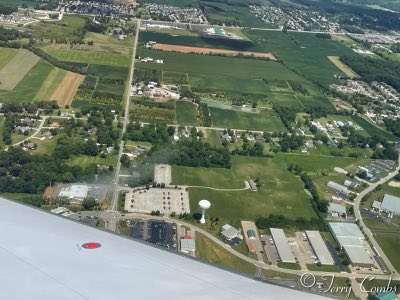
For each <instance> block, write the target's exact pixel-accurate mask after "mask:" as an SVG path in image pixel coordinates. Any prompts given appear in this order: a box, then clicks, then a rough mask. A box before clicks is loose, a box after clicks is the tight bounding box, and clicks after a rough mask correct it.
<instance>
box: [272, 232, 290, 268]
mask: <svg viewBox="0 0 400 300" xmlns="http://www.w3.org/2000/svg"><path fill="white" fill-rule="evenodd" d="M270 231H271V235H272V239H273V241H274V243H275V247H276V249H277V250H278V254H279V258H280V260H281V261H282V262H290V263H295V262H296V259H295V258H294V255H293V252H292V249H291V248H290V246H289V242H288V239H287V238H286V235H285V233H284V232H283V229H280V228H270Z"/></svg>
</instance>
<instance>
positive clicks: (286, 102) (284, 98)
mask: <svg viewBox="0 0 400 300" xmlns="http://www.w3.org/2000/svg"><path fill="white" fill-rule="evenodd" d="M268 99H269V100H270V101H271V102H272V104H275V105H282V106H290V107H295V108H298V109H303V108H304V106H303V105H302V102H300V101H299V100H298V98H296V96H294V95H289V94H281V93H273V94H271V95H269V98H268Z"/></svg>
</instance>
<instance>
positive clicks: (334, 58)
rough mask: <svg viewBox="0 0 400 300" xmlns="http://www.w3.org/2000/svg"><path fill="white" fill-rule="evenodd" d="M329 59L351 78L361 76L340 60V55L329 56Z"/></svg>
mask: <svg viewBox="0 0 400 300" xmlns="http://www.w3.org/2000/svg"><path fill="white" fill-rule="evenodd" d="M328 58H329V60H330V61H331V62H332V63H334V64H335V66H336V67H338V68H339V69H340V70H341V71H342V72H343V73H344V74H346V75H347V76H348V77H350V78H356V77H359V76H358V75H357V73H356V72H354V71H353V70H352V69H351V68H350V67H349V66H347V65H345V64H344V63H343V62H341V61H340V57H338V56H328Z"/></svg>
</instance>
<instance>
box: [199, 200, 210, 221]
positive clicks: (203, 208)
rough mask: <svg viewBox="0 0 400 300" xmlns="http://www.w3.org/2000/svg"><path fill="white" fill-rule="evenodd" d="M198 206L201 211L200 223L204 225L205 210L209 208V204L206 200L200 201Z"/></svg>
mask: <svg viewBox="0 0 400 300" xmlns="http://www.w3.org/2000/svg"><path fill="white" fill-rule="evenodd" d="M199 206H200V208H201V209H202V212H201V219H200V223H201V224H204V223H205V222H206V218H205V217H206V210H207V209H209V208H210V206H211V203H210V201H208V200H200V201H199Z"/></svg>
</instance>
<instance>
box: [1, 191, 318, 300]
mask: <svg viewBox="0 0 400 300" xmlns="http://www.w3.org/2000/svg"><path fill="white" fill-rule="evenodd" d="M85 243H89V244H87V245H86V246H87V248H88V249H86V248H85V247H84V244H85ZM0 299H10V300H19V299H24V300H25V299H30V300H36V299H38V300H47V299H51V300H55V299H57V300H60V299H66V300H67V299H68V300H74V299H86V300H87V299H93V300H102V299H107V300H110V299H121V300H123V299H191V300H192V299H227V300H228V299H229V300H233V299H240V300H243V299H324V297H322V296H319V295H313V294H308V293H304V292H301V291H297V290H293V289H289V288H284V287H280V286H277V285H273V284H268V283H263V282H259V281H256V280H253V279H251V278H248V277H245V276H241V275H238V274H236V273H232V272H229V271H225V270H222V269H220V268H216V267H213V266H211V265H209V264H206V263H202V262H199V261H198V260H195V259H192V258H189V257H186V256H183V255H179V254H177V253H172V252H170V251H166V250H162V249H159V248H156V247H153V246H151V245H148V244H145V243H144V242H139V241H135V240H132V239H129V238H124V237H121V236H118V235H115V234H112V233H109V232H105V231H102V230H99V229H96V228H93V227H90V226H87V225H83V224H80V223H77V222H74V221H71V220H68V219H65V218H62V217H59V216H56V215H52V214H50V213H47V212H44V211H41V210H38V209H34V208H31V207H27V206H24V205H21V204H18V203H15V202H12V201H8V200H6V199H4V198H0Z"/></svg>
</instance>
